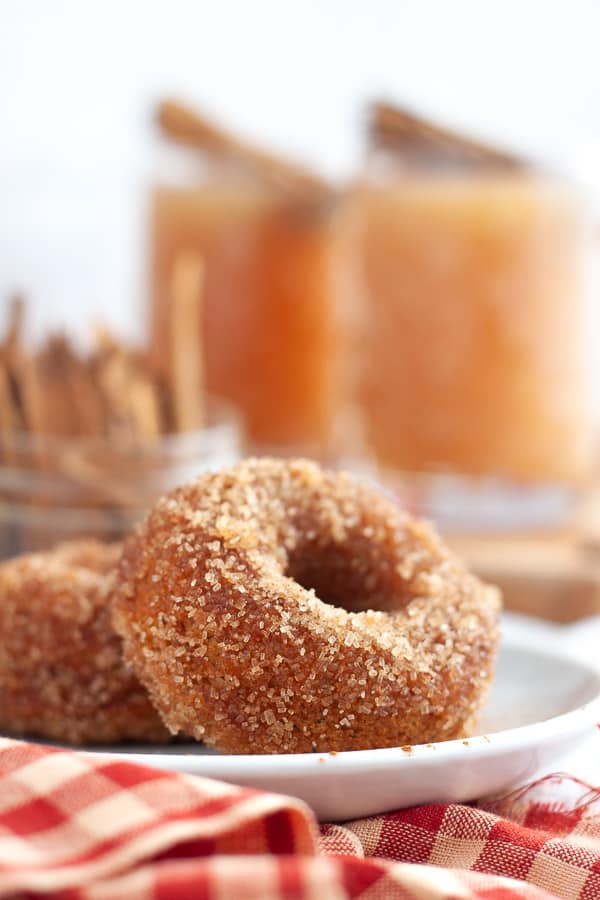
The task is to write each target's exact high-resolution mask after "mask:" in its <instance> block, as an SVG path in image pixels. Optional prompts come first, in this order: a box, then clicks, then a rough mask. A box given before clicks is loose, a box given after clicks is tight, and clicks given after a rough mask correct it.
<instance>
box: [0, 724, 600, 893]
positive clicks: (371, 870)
mask: <svg viewBox="0 0 600 900" xmlns="http://www.w3.org/2000/svg"><path fill="white" fill-rule="evenodd" d="M567 790H568V791H571V792H572V795H571V796H570V797H569V798H568V799H569V805H568V806H561V805H560V804H559V799H560V796H561V795H562V794H564V792H565V791H567ZM573 792H574V794H573ZM515 879H520V880H515ZM42 895H45V896H48V895H50V896H52V897H57V898H61V900H147V898H157V900H184V898H185V900H188V898H189V900H191V898H194V900H204V898H207V900H208V898H211V900H212V898H214V900H244V898H248V900H250V898H260V900H292V898H293V900H309V898H310V900H319V898H327V900H329V898H331V900H342V898H364V900H376V898H382V900H383V898H386V900H391V898H396V897H398V898H419V900H428V898H479V900H483V898H487V900H509V898H515V897H524V898H531V900H534V898H537V900H541V898H548V897H550V896H558V897H568V898H575V897H577V898H581V900H599V898H600V792H596V791H593V790H591V789H589V788H588V787H587V786H585V785H582V784H581V783H579V782H576V781H575V780H574V779H570V778H568V777H567V776H565V777H563V778H558V777H557V776H555V777H553V778H552V779H546V780H545V781H544V782H543V783H541V784H540V785H537V786H534V787H533V788H530V789H528V790H526V791H520V792H518V793H517V794H514V795H513V796H511V797H509V798H505V799H504V800H502V801H497V802H496V803H489V804H487V806H486V808H482V807H479V808H475V807H464V806H457V805H435V806H425V807H419V808H415V809H410V810H405V811H402V812H398V813H394V814H390V815H386V816H380V817H374V818H370V819H364V820H361V821H357V822H351V823H346V825H344V826H341V825H325V826H323V827H322V829H321V836H320V838H319V836H318V831H317V826H316V823H315V820H314V818H313V816H312V814H311V813H310V811H309V810H308V809H307V807H306V806H305V805H304V804H303V803H301V802H300V801H298V800H293V799H290V798H287V797H281V796H278V795H275V794H269V793H265V792H261V791H254V790H249V789H245V788H238V787H232V786H229V785H225V784H222V783H220V782H216V781H212V780H208V779H204V778H197V777H192V776H187V775H176V774H173V773H168V772H161V771H158V770H154V769H151V768H147V767H144V766H138V765H133V764H131V763H128V762H126V761H116V760H115V759H114V758H109V757H108V756H104V757H102V756H94V755H90V754H86V753H75V752H71V751H67V750H59V749H56V748H47V747H41V746H38V745H35V744H27V743H22V742H18V741H12V740H7V739H0V897H13V896H20V897H28V898H31V897H39V896H42Z"/></svg>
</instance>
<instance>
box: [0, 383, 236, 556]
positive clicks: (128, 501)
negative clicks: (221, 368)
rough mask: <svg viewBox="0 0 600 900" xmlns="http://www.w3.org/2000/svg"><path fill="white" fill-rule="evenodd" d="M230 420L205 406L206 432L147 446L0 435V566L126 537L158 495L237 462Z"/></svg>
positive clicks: (218, 407) (223, 409)
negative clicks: (58, 547)
mask: <svg viewBox="0 0 600 900" xmlns="http://www.w3.org/2000/svg"><path fill="white" fill-rule="evenodd" d="M240 443H241V431H240V425H239V421H238V416H237V413H236V412H235V411H234V410H233V409H232V408H231V407H230V406H229V405H228V404H226V403H224V402H222V401H220V400H216V399H214V398H209V400H208V402H207V406H206V425H205V427H204V428H202V429H200V430H198V431H190V432H182V433H179V434H168V435H165V436H162V437H160V438H157V439H156V440H154V441H146V442H141V441H135V442H133V441H131V442H129V441H124V442H117V441H115V440H110V441H109V440H105V439H85V438H76V437H62V436H61V437H58V436H53V435H42V434H29V433H27V434H25V433H16V432H15V433H3V434H2V435H0V459H1V463H0V558H2V559H5V558H8V557H10V556H14V555H16V554H18V553H24V552H28V551H32V550H42V549H47V548H49V547H52V546H53V545H54V544H56V543H57V542H59V541H63V540H70V539H73V538H80V537H93V538H98V539H100V540H105V541H113V540H119V539H121V538H123V537H124V536H126V535H127V534H128V533H129V532H130V531H131V529H132V528H133V527H134V526H135V525H136V523H137V522H139V521H140V519H141V518H142V517H143V515H144V513H145V512H146V511H147V509H148V507H149V506H150V505H151V503H152V502H153V501H154V500H155V499H156V498H157V497H158V496H160V495H161V494H163V493H164V492H165V491H168V490H170V489H171V488H173V487H176V486H177V485H178V484H181V483H183V482H186V481H188V480H190V479H192V478H194V477H195V476H196V475H198V474H200V473H201V472H203V471H207V470H212V469H216V468H218V467H220V466H222V465H230V464H231V463H233V462H235V461H236V460H237V459H238V458H239V456H240Z"/></svg>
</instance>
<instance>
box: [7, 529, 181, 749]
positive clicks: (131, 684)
mask: <svg viewBox="0 0 600 900" xmlns="http://www.w3.org/2000/svg"><path fill="white" fill-rule="evenodd" d="M119 553H120V547H119V546H117V545H105V544H101V543H98V542H96V541H91V540H84V541H73V542H68V543H65V544H61V545H59V546H58V547H57V548H55V549H54V550H51V551H47V552H43V553H30V554H25V555H23V556H19V557H16V558H15V559H11V560H9V561H7V562H4V563H2V564H1V565H0V729H2V731H4V732H10V733H11V734H28V735H34V736H37V737H46V738H54V739H55V740H60V741H66V742H68V743H73V744H81V743H85V742H87V743H108V742H116V741H121V740H128V739H129V740H161V741H162V740H165V739H166V738H167V737H168V732H167V730H166V728H165V727H164V726H163V725H162V723H161V721H160V719H159V716H158V714H157V713H156V711H155V710H154V708H153V707H152V705H151V703H150V700H149V698H148V695H147V693H146V691H145V690H144V689H143V688H142V686H141V684H140V683H139V681H138V680H137V678H135V676H134V675H133V673H132V672H130V671H129V670H128V669H127V668H126V666H125V664H124V662H123V654H122V646H121V640H120V638H119V637H118V635H117V634H116V633H115V631H114V629H113V627H112V624H111V614H110V594H111V590H112V583H113V578H114V570H115V565H116V561H117V559H118V556H119Z"/></svg>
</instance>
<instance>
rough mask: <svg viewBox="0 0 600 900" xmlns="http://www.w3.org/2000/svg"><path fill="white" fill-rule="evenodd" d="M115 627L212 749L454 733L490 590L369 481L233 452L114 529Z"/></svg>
mask: <svg viewBox="0 0 600 900" xmlns="http://www.w3.org/2000/svg"><path fill="white" fill-rule="evenodd" d="M118 581H119V584H118V586H117V589H116V592H115V604H114V609H115V627H116V628H117V630H118V631H119V633H120V634H121V636H122V637H123V639H124V646H125V654H126V659H127V660H128V661H129V663H130V664H131V665H132V667H133V669H134V671H135V672H136V674H137V675H138V677H139V679H140V680H141V681H142V683H143V684H144V685H145V686H146V687H147V689H148V691H149V692H150V695H151V697H152V699H153V701H154V704H155V705H156V707H157V709H158V710H159V711H160V713H161V715H162V717H163V719H164V721H165V722H166V724H167V725H168V727H169V728H170V729H171V730H172V731H173V732H174V733H175V732H178V731H184V732H186V733H187V734H190V735H193V736H194V737H196V738H198V739H201V740H203V741H205V742H206V743H207V744H209V745H211V746H213V747H215V748H217V749H218V750H220V751H223V752H227V753H292V752H300V753H301V752H309V751H315V750H318V751H328V750H335V751H340V750H352V749H363V748H372V747H389V746H398V745H404V744H414V743H421V742H428V741H436V740H444V739H447V738H453V737H457V736H462V735H464V734H465V733H466V732H467V731H468V730H469V728H470V727H471V726H472V724H473V722H474V720H475V718H476V715H477V713H478V711H479V709H480V707H481V704H482V702H483V700H484V699H485V696H486V693H487V690H488V687H489V684H490V681H491V677H492V670H493V663H494V658H495V653H496V644H497V614H498V610H499V604H500V601H499V595H498V592H497V591H496V589H495V588H490V587H488V586H485V585H483V584H482V583H481V582H480V581H479V580H478V579H477V578H476V577H474V576H473V575H471V574H469V573H468V572H467V571H466V570H465V568H464V566H463V565H462V564H461V563H460V562H459V561H458V560H457V559H455V557H454V556H453V555H452V554H451V553H450V551H448V550H447V549H446V548H445V547H444V546H443V544H442V543H441V542H440V540H439V538H438V537H437V535H436V534H435V533H434V531H433V530H432V529H431V528H430V527H429V526H428V525H427V524H425V523H423V522H420V521H416V520H414V519H412V518H411V517H410V516H408V515H407V514H406V513H404V512H403V511H401V510H400V509H399V508H398V506H397V505H396V504H395V502H394V501H393V500H392V499H391V498H389V497H387V496H386V495H384V494H382V493H381V492H379V491H378V490H376V489H374V488H373V487H370V486H368V485H366V484H362V483H360V482H358V481H357V480H355V479H354V478H352V477H351V476H350V475H347V474H334V473H330V472H326V471H323V470H322V469H321V468H319V467H318V466H317V465H316V464H313V463H311V462H307V461H304V460H294V461H283V460H275V459H267V458H264V459H250V460H247V461H245V462H242V463H240V464H238V465H237V466H235V467H233V468H231V469H228V470H224V471H221V472H219V473H216V474H206V475H202V476H201V477H200V478H198V480H197V481H196V482H195V483H193V484H190V485H188V486H185V487H182V488H179V489H177V490H175V491H173V492H172V493H170V494H169V495H167V496H166V497H163V498H162V499H161V500H159V501H158V503H157V504H156V505H155V506H154V508H153V509H152V510H151V512H150V514H149V516H148V518H147V520H146V522H145V523H144V524H143V526H142V527H141V528H140V529H138V531H137V533H136V534H135V535H134V536H132V537H131V538H129V539H128V541H127V542H126V544H125V548H124V553H123V557H122V559H121V563H120V569H119V576H118Z"/></svg>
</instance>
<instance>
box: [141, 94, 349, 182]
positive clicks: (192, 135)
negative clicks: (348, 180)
mask: <svg viewBox="0 0 600 900" xmlns="http://www.w3.org/2000/svg"><path fill="white" fill-rule="evenodd" d="M157 122H158V124H159V126H160V128H161V129H162V131H163V132H164V134H165V135H166V136H167V137H169V138H171V139H172V140H174V141H177V142H178V143H181V144H185V145H187V146H189V147H194V148H196V149H198V150H203V151H204V152H206V153H208V154H210V155H212V156H215V157H220V158H221V159H224V160H230V161H232V162H235V163H237V164H238V165H240V166H241V167H242V168H245V169H246V170H247V171H249V172H251V173H253V174H255V175H257V176H258V177H259V178H261V179H262V180H264V181H266V182H267V183H268V184H271V185H272V186H273V187H275V188H277V189H279V190H282V191H283V192H284V193H286V194H290V195H293V196H295V197H297V198H298V199H310V198H315V197H319V196H323V197H327V196H329V195H330V194H331V193H332V190H331V187H330V186H329V185H328V184H327V183H326V182H325V181H324V180H323V179H321V178H319V177H318V176H317V175H315V174H314V173H312V172H310V171H309V170H308V169H306V168H305V167H304V166H301V165H299V164H296V163H292V162H290V161H288V160H285V159H283V158H281V157H279V156H276V155H275V154H272V153H268V152H267V151H265V150H262V149H260V148H259V147H256V146H254V145H253V144H251V143H249V142H247V141H242V140H241V139H240V138H238V137H236V136H234V135H233V134H231V133H230V132H228V131H226V130H225V129H223V128H220V127H219V126H217V125H215V124H214V123H213V122H210V121H209V120H208V119H206V118H205V117H204V116H202V115H200V113H198V112H196V111H195V110H193V109H190V107H188V106H184V105H183V104H181V103H178V102H177V101H176V100H165V101H163V102H162V103H161V104H160V105H159V107H158V111H157Z"/></svg>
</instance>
